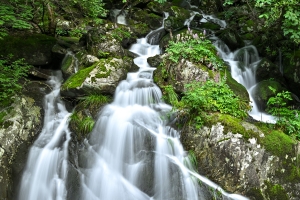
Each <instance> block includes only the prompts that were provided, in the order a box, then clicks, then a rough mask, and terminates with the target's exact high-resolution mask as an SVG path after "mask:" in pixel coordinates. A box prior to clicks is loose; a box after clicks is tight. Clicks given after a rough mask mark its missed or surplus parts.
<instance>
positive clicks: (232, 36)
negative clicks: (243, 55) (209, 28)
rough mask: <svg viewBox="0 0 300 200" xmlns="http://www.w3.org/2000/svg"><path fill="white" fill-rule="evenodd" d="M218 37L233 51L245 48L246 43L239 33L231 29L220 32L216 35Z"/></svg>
mask: <svg viewBox="0 0 300 200" xmlns="http://www.w3.org/2000/svg"><path fill="white" fill-rule="evenodd" d="M216 36H218V37H219V38H220V39H221V40H222V41H223V42H224V43H225V44H226V45H227V46H228V47H229V48H230V50H231V51H235V50H236V49H239V48H242V47H244V46H245V43H244V41H243V40H242V39H241V37H240V36H239V35H238V33H237V32H236V31H234V30H231V29H224V30H220V31H219V32H217V33H216Z"/></svg>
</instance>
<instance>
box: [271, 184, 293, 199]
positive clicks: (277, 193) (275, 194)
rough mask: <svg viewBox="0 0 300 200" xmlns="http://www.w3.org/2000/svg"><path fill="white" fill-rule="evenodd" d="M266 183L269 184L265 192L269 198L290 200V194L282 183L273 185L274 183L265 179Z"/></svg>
mask: <svg viewBox="0 0 300 200" xmlns="http://www.w3.org/2000/svg"><path fill="white" fill-rule="evenodd" d="M265 184H266V185H267V189H266V191H265V193H266V194H267V196H268V197H269V199H272V200H289V199H290V198H289V196H288V195H287V192H286V191H285V189H284V188H283V187H282V186H281V185H277V184H275V185H273V184H272V183H270V182H268V181H265Z"/></svg>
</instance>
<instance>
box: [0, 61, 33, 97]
mask: <svg viewBox="0 0 300 200" xmlns="http://www.w3.org/2000/svg"><path fill="white" fill-rule="evenodd" d="M30 67H31V66H30V65H28V64H27V63H25V62H24V59H19V60H16V61H12V56H9V57H8V58H7V59H1V60H0V91H1V95H0V101H5V100H7V99H9V98H11V97H12V96H13V95H15V94H16V93H18V92H19V91H20V90H21V89H22V85H21V83H20V82H19V81H20V79H22V78H25V77H26V76H27V72H28V70H29V69H30Z"/></svg>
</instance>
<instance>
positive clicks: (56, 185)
mask: <svg viewBox="0 0 300 200" xmlns="http://www.w3.org/2000/svg"><path fill="white" fill-rule="evenodd" d="M61 81H62V76H61V73H58V72H57V73H55V75H54V76H52V77H51V80H49V81H48V83H49V84H50V85H51V86H52V87H53V91H52V92H51V93H50V94H47V95H46V96H45V100H44V109H45V118H44V127H43V129H42V132H41V133H40V135H39V137H38V139H37V140H36V141H35V142H34V144H33V146H32V147H31V149H30V152H29V157H28V160H27V164H26V168H25V171H24V174H23V176H22V180H21V183H20V191H19V196H18V199H20V200H41V199H43V200H52V199H56V200H63V199H65V198H66V195H67V191H66V188H65V181H66V178H67V158H68V156H67V155H68V142H69V140H70V131H69V129H68V117H69V115H70V113H68V112H67V110H66V108H65V106H64V103H63V102H62V101H61V100H60V96H59V93H60V83H61Z"/></svg>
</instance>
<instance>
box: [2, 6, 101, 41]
mask: <svg viewBox="0 0 300 200" xmlns="http://www.w3.org/2000/svg"><path fill="white" fill-rule="evenodd" d="M103 6H104V3H103V2H102V0H66V1H58V0H9V1H8V0H2V1H1V4H0V16H1V18H0V39H1V38H2V37H3V36H5V35H7V33H8V32H9V31H10V30H13V29H19V30H24V29H31V28H33V27H38V28H39V30H40V31H41V32H42V33H44V34H49V35H54V34H55V31H56V25H57V22H58V16H62V15H63V13H72V12H76V11H78V12H79V13H81V14H82V16H83V17H86V18H90V19H92V20H97V18H98V17H104V16H106V14H107V11H106V10H105V9H104V8H103ZM74 10H75V11H74Z"/></svg>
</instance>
